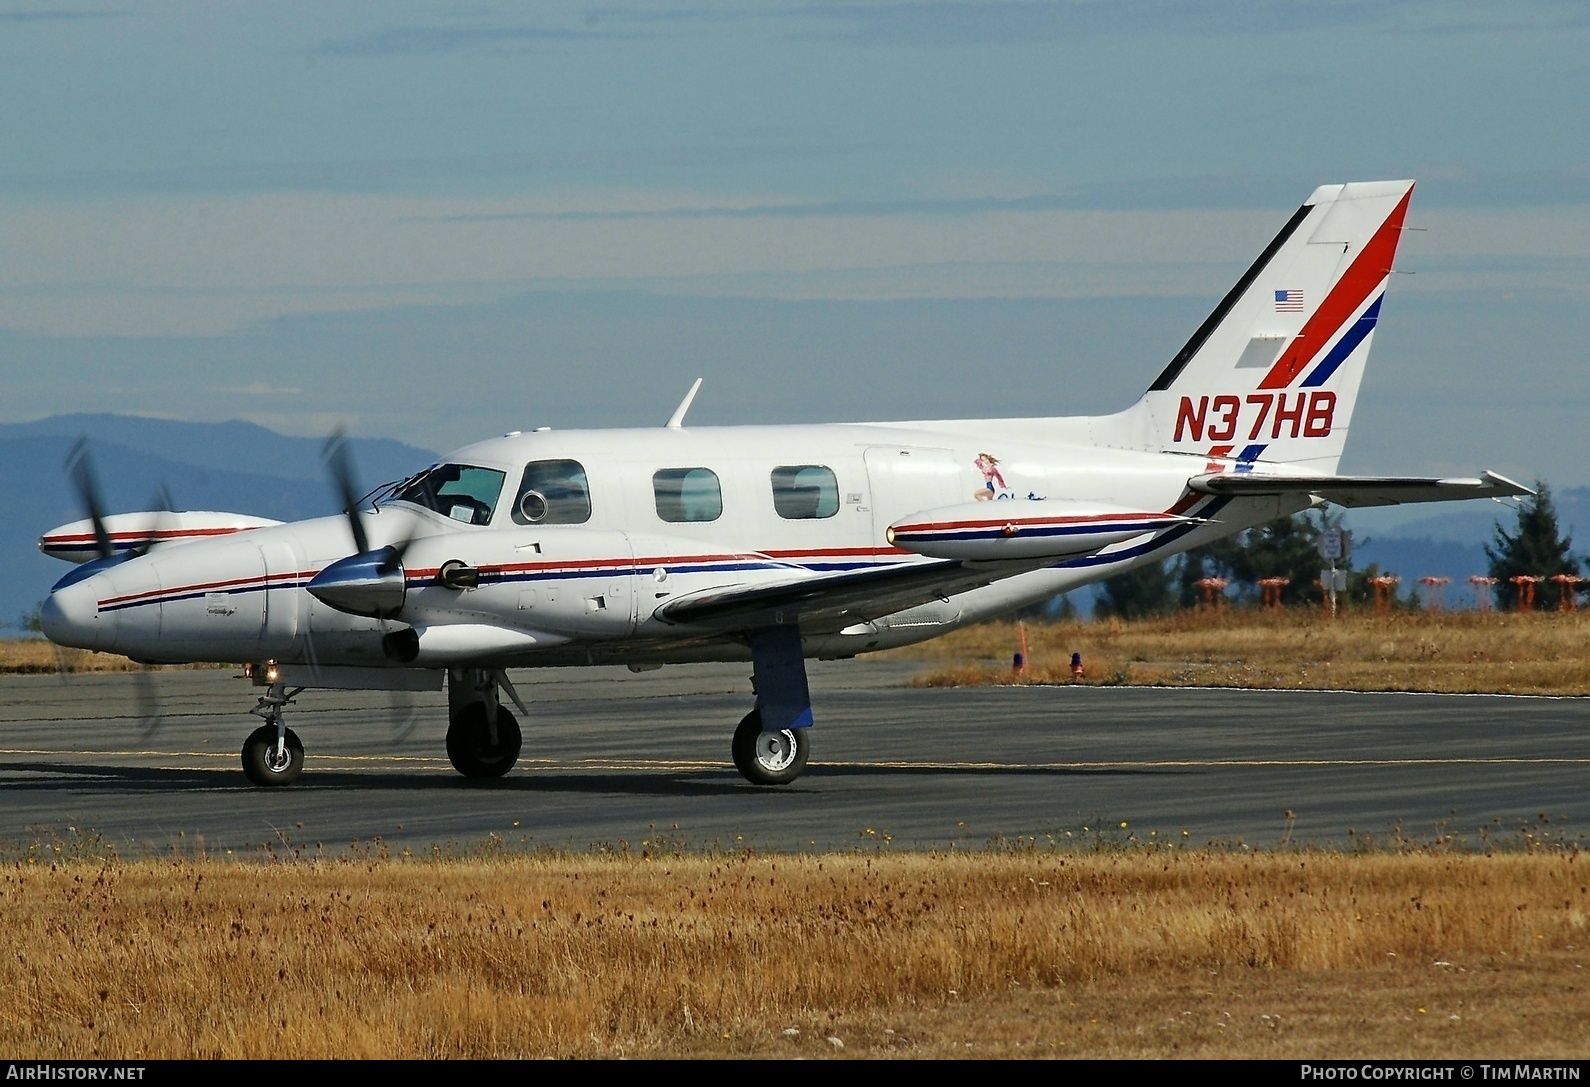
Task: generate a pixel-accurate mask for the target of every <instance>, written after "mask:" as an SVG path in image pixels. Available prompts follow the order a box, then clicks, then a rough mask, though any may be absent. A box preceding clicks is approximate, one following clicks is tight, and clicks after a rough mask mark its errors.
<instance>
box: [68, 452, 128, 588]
mask: <svg viewBox="0 0 1590 1087" xmlns="http://www.w3.org/2000/svg"><path fill="white" fill-rule="evenodd" d="M66 475H67V478H68V479H70V480H71V481H72V487H73V488H74V489H75V490H76V491H77V502H78V505H79V506H81V507H82V508H83V510H84V511H85V512H86V513H87V514H88V519H89V520H90V521H92V522H93V524H94V545H95V548H96V549H97V550H98V551H99V557H100V558H101V559H109V558H114V557H115V555H116V546H115V545H114V544H112V543H111V541H110V533H109V532H107V531H106V530H105V502H104V499H103V498H102V497H101V495H100V490H99V476H98V475H97V474H96V473H95V472H94V458H93V457H92V456H90V455H89V452H88V439H87V438H86V437H80V438H78V439H77V441H75V442H73V443H72V448H71V449H70V450H68V451H67V454H66Z"/></svg>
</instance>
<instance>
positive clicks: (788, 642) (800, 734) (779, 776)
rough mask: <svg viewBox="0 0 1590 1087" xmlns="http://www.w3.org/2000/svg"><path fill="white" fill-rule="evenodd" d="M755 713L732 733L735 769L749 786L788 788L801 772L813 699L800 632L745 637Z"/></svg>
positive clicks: (782, 629)
mask: <svg viewBox="0 0 1590 1087" xmlns="http://www.w3.org/2000/svg"><path fill="white" fill-rule="evenodd" d="M750 642H751V660H752V676H751V682H752V685H753V686H754V687H755V689H756V709H754V710H752V711H751V712H750V713H748V714H746V715H745V717H744V719H743V720H741V722H740V724H739V727H738V728H736V729H735V730H734V742H733V743H732V744H731V745H730V749H731V751H732V752H733V754H734V768H735V769H736V770H738V771H740V774H741V776H742V777H744V778H745V780H746V781H749V782H750V783H751V784H752V785H788V784H789V783H790V782H792V781H794V780H795V779H796V778H798V777H800V776H801V771H802V770H804V769H806V756H807V754H808V752H809V751H810V749H811V741H810V740H808V739H807V731H808V729H810V727H811V723H812V699H811V693H810V691H809V690H808V689H807V685H806V658H805V656H804V655H803V653H802V650H801V636H800V629H799V628H798V627H794V626H778V627H767V628H764V629H762V630H753V631H751V632H750Z"/></svg>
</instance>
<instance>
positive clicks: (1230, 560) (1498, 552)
mask: <svg viewBox="0 0 1590 1087" xmlns="http://www.w3.org/2000/svg"><path fill="white" fill-rule="evenodd" d="M1340 527H1341V514H1340V513H1339V512H1338V513H1334V514H1331V513H1325V512H1318V511H1310V512H1307V513H1299V514H1294V515H1293V516H1291V517H1282V518H1279V519H1277V520H1275V521H1271V522H1270V523H1269V524H1266V525H1260V526H1259V527H1257V528H1252V529H1248V530H1247V531H1245V532H1241V533H1238V534H1237V535H1235V536H1229V537H1226V538H1225V539H1222V540H1216V541H1214V542H1213V543H1210V544H1206V545H1204V546H1202V547H1197V548H1194V549H1192V550H1191V551H1187V552H1185V553H1183V554H1181V555H1178V556H1176V557H1174V558H1171V559H1166V560H1164V561H1162V562H1157V563H1150V564H1149V565H1147V566H1141V567H1138V568H1137V569H1134V570H1128V571H1127V572H1125V573H1122V574H1116V575H1115V576H1114V577H1110V578H1106V579H1105V580H1104V582H1103V583H1102V584H1101V586H1100V591H1099V594H1098V596H1097V597H1096V598H1095V601H1094V614H1095V616H1097V617H1101V618H1107V617H1110V616H1119V617H1120V618H1123V619H1138V618H1143V617H1145V616H1151V615H1165V614H1169V613H1170V612H1173V611H1176V610H1177V609H1178V608H1189V607H1195V606H1197V605H1198V604H1199V603H1200V602H1201V601H1202V599H1203V595H1202V593H1201V592H1200V590H1199V588H1198V582H1199V581H1200V580H1202V579H1203V578H1208V577H1217V578H1223V579H1225V580H1226V581H1227V582H1229V583H1230V586H1231V587H1230V589H1228V591H1227V594H1226V595H1227V597H1228V599H1230V600H1231V602H1232V603H1234V604H1237V605H1239V606H1240V605H1243V604H1250V605H1251V604H1256V603H1257V602H1258V601H1259V599H1260V595H1261V592H1260V588H1259V582H1260V581H1261V580H1262V579H1264V578H1271V577H1282V578H1288V579H1290V580H1289V581H1288V583H1287V585H1286V586H1285V588H1283V589H1282V590H1281V603H1282V604H1283V605H1314V606H1319V605H1321V604H1322V603H1323V598H1322V590H1321V588H1320V586H1319V576H1320V569H1321V567H1322V566H1323V565H1324V564H1323V562H1322V561H1321V559H1320V556H1319V541H1320V535H1321V533H1323V532H1325V531H1327V530H1329V529H1335V528H1340ZM1362 542H1367V541H1362ZM1485 554H1486V558H1487V559H1488V560H1489V571H1488V573H1489V575H1490V576H1491V577H1493V578H1496V579H1497V580H1496V586H1495V589H1496V596H1497V603H1498V605H1499V606H1501V607H1503V608H1509V609H1510V608H1513V607H1516V606H1517V601H1518V589H1517V587H1516V586H1515V585H1513V583H1512V582H1511V580H1509V579H1510V578H1512V577H1513V576H1515V575H1518V574H1529V575H1533V576H1536V577H1541V578H1545V579H1547V580H1543V581H1541V582H1540V583H1539V584H1538V585H1537V586H1536V593H1535V607H1536V609H1537V610H1545V609H1553V608H1556V607H1557V606H1558V605H1559V602H1560V601H1561V595H1562V587H1561V586H1560V585H1559V584H1557V583H1555V582H1552V581H1551V580H1549V579H1550V578H1551V577H1552V576H1553V575H1554V574H1573V575H1578V574H1580V573H1582V572H1583V568H1584V563H1585V560H1584V558H1583V557H1581V556H1579V555H1576V554H1575V553H1574V552H1573V541H1572V540H1571V539H1570V538H1569V537H1568V536H1567V535H1565V534H1563V532H1562V530H1561V527H1560V526H1559V524H1558V521H1557V510H1556V507H1555V506H1554V505H1553V504H1552V500H1551V490H1550V488H1549V487H1547V486H1546V485H1545V484H1544V483H1537V484H1536V494H1535V496H1534V497H1533V498H1530V499H1526V500H1525V501H1523V502H1522V503H1520V505H1519V507H1518V512H1517V523H1516V524H1515V525H1514V527H1513V530H1512V531H1511V532H1509V531H1508V530H1507V528H1506V527H1504V526H1503V525H1501V524H1498V525H1497V526H1496V535H1495V538H1494V539H1493V540H1492V542H1491V543H1490V544H1488V545H1487V546H1486V548H1485ZM1345 565H1346V568H1347V571H1348V573H1347V592H1346V594H1345V596H1339V597H1338V599H1339V600H1341V601H1342V602H1343V603H1345V604H1347V605H1349V606H1352V605H1367V604H1370V603H1372V602H1373V599H1374V588H1373V586H1372V585H1371V584H1370V582H1371V579H1373V578H1375V577H1378V576H1379V575H1380V573H1381V570H1380V568H1379V567H1378V565H1377V564H1375V563H1370V564H1369V565H1367V566H1365V567H1363V568H1354V567H1353V566H1352V565H1351V559H1350V558H1349V560H1348V562H1347V563H1346V564H1345ZM1576 591H1577V592H1579V593H1581V594H1583V593H1585V592H1587V591H1590V586H1585V585H1580V586H1578V587H1577V589H1576ZM1416 602H1417V597H1415V596H1414V595H1413V594H1412V593H1410V594H1409V595H1407V596H1405V597H1404V598H1403V599H1402V601H1401V603H1402V604H1404V605H1407V604H1409V603H1416Z"/></svg>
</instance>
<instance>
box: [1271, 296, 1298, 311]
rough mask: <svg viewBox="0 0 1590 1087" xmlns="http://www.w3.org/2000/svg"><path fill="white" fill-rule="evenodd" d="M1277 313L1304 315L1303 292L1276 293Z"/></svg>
mask: <svg viewBox="0 0 1590 1087" xmlns="http://www.w3.org/2000/svg"><path fill="white" fill-rule="evenodd" d="M1275 312H1276V313H1302V312H1303V292H1302V291H1276V292H1275Z"/></svg>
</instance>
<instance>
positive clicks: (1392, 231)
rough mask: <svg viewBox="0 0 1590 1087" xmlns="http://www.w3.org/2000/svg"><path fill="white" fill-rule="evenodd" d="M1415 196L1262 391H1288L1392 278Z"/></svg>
mask: <svg viewBox="0 0 1590 1087" xmlns="http://www.w3.org/2000/svg"><path fill="white" fill-rule="evenodd" d="M1412 196H1413V189H1412V188H1409V189H1408V191H1407V192H1405V193H1403V194H1402V200H1401V201H1400V202H1399V203H1398V204H1397V207H1396V209H1395V210H1394V211H1392V213H1391V214H1390V215H1389V216H1387V217H1386V221H1385V222H1383V223H1381V224H1380V229H1379V230H1377V231H1375V235H1374V237H1372V238H1370V239H1369V244H1368V245H1366V246H1364V248H1363V250H1362V251H1361V252H1360V253H1359V254H1358V256H1357V257H1356V258H1354V260H1353V263H1352V264H1351V265H1349V266H1348V268H1347V274H1346V275H1344V276H1342V278H1341V279H1340V280H1338V281H1337V283H1336V286H1335V288H1334V289H1333V290H1332V291H1331V293H1330V294H1328V295H1326V296H1325V301H1323V302H1321V303H1320V306H1319V309H1317V310H1315V311H1314V314H1313V316H1311V317H1310V318H1309V319H1308V321H1307V322H1306V323H1305V324H1304V325H1303V331H1301V332H1299V333H1298V334H1297V336H1296V338H1295V339H1293V340H1292V342H1291V343H1289V344H1287V346H1286V350H1285V351H1283V352H1281V357H1280V358H1279V359H1277V360H1276V363H1275V365H1274V366H1272V367H1270V372H1269V373H1267V374H1265V375H1264V380H1263V381H1261V382H1259V388H1261V389H1284V388H1286V387H1287V386H1288V385H1290V384H1291V383H1292V381H1293V379H1294V378H1296V377H1297V375H1299V374H1301V373H1302V372H1303V370H1304V368H1305V367H1307V366H1308V364H1309V363H1310V362H1312V361H1313V359H1314V357H1315V356H1316V355H1318V354H1319V353H1320V352H1321V351H1323V350H1324V349H1325V345H1326V344H1327V343H1329V342H1330V339H1331V337H1332V336H1334V335H1336V333H1337V331H1339V330H1340V329H1341V327H1342V326H1343V325H1345V324H1346V323H1347V320H1348V318H1350V317H1351V316H1352V315H1353V314H1354V313H1356V312H1358V308H1359V307H1360V306H1362V305H1363V304H1364V300H1365V299H1367V298H1368V297H1369V292H1371V291H1373V290H1374V289H1375V288H1376V287H1378V286H1380V284H1381V283H1382V282H1383V281H1384V280H1385V278H1386V276H1388V275H1390V274H1391V262H1392V259H1393V258H1394V257H1396V255H1397V242H1398V241H1399V240H1400V239H1401V237H1402V219H1403V216H1405V215H1406V214H1407V213H1408V200H1409V198H1410V197H1412Z"/></svg>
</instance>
